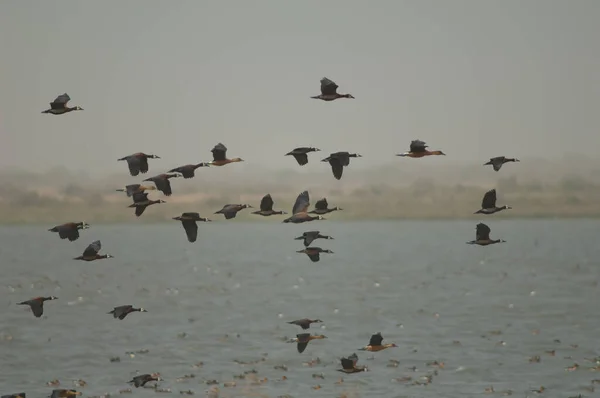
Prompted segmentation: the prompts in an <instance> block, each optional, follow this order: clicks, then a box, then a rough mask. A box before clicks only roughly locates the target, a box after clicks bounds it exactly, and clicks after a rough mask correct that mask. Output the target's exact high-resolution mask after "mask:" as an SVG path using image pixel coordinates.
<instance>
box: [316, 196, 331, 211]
mask: <svg viewBox="0 0 600 398" xmlns="http://www.w3.org/2000/svg"><path fill="white" fill-rule="evenodd" d="M327 206H329V203H327V198H323V199H319V200H317V203H315V209H316V210H327Z"/></svg>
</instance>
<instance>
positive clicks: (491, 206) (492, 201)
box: [474, 189, 512, 215]
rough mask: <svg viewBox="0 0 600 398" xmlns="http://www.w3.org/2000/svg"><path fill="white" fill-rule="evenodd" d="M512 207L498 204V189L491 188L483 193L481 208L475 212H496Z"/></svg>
mask: <svg viewBox="0 0 600 398" xmlns="http://www.w3.org/2000/svg"><path fill="white" fill-rule="evenodd" d="M506 209H512V207H510V206H500V207H498V206H496V190H495V189H490V190H489V191H487V192H486V193H485V195H483V200H482V201H481V209H479V210H477V211H476V212H475V213H474V214H486V215H489V214H494V213H497V212H499V211H502V210H506Z"/></svg>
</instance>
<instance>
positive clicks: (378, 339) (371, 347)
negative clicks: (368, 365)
mask: <svg viewBox="0 0 600 398" xmlns="http://www.w3.org/2000/svg"><path fill="white" fill-rule="evenodd" d="M381 343H383V336H382V335H381V333H377V334H374V335H372V336H371V339H370V340H369V344H368V345H366V346H365V347H363V348H360V350H361V351H373V352H377V351H381V350H385V349H386V348H391V347H398V346H397V345H396V344H394V343H390V344H381Z"/></svg>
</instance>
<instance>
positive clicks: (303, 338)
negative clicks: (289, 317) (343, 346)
mask: <svg viewBox="0 0 600 398" xmlns="http://www.w3.org/2000/svg"><path fill="white" fill-rule="evenodd" d="M326 338H327V336H324V335H322V334H320V335H312V336H311V334H310V333H301V334H297V335H296V338H294V339H291V340H290V341H289V343H298V345H297V348H298V352H299V353H300V354H302V353H303V352H304V350H306V346H307V345H308V343H309V342H310V341H311V340H320V339H326Z"/></svg>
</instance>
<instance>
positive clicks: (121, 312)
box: [107, 305, 148, 320]
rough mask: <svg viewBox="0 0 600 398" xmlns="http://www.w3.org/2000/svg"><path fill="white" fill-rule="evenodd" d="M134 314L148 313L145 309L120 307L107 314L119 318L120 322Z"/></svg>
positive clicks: (128, 306)
mask: <svg viewBox="0 0 600 398" xmlns="http://www.w3.org/2000/svg"><path fill="white" fill-rule="evenodd" d="M132 312H148V311H147V310H145V309H143V308H134V307H133V306H132V305H121V306H119V307H115V308H114V309H113V310H112V311H110V312H108V313H107V314H112V315H113V318H115V319H116V318H118V319H120V320H123V319H125V317H126V316H127V315H129V314H131V313H132Z"/></svg>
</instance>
